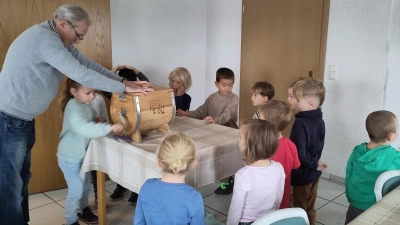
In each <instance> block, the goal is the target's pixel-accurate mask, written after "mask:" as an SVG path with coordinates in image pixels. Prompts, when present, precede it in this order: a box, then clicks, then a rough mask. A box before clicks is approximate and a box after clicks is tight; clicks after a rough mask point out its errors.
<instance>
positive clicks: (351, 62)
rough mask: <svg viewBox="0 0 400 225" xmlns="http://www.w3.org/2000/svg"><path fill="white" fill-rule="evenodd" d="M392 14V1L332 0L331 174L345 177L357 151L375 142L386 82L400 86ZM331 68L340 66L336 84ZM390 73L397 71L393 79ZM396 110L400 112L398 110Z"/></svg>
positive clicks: (327, 156)
mask: <svg viewBox="0 0 400 225" xmlns="http://www.w3.org/2000/svg"><path fill="white" fill-rule="evenodd" d="M393 2H398V0H395V1H393ZM397 10H398V6H397ZM391 12H392V1H390V0H384V1H375V0H352V1H348V0H331V5H330V12H329V27H328V42H327V53H326V66H325V82H324V83H325V87H326V90H327V93H326V102H325V103H324V105H323V112H324V120H325V123H326V139H325V141H326V142H325V148H324V151H323V155H322V159H321V160H323V161H325V162H327V163H328V165H329V167H328V170H327V172H328V173H331V174H334V175H337V176H340V177H344V176H345V169H346V162H347V159H348V157H349V155H350V154H351V152H352V149H353V148H354V147H355V146H356V145H358V144H360V143H362V142H367V141H369V138H368V135H367V132H366V130H365V119H366V117H367V115H368V114H369V113H371V112H372V111H376V110H380V109H382V108H383V105H384V97H385V92H384V86H385V84H386V79H387V78H388V79H389V80H393V84H395V83H397V84H399V80H398V79H399V74H395V70H396V68H397V73H398V71H399V70H398V62H399V59H400V58H399V56H400V55H399V54H398V52H397V59H396V58H395V56H394V55H396V53H394V55H393V56H391V57H390V60H389V59H388V49H389V48H392V46H389V45H388V34H389V27H390V29H393V32H392V34H395V33H396V32H395V30H396V31H397V37H393V39H395V38H397V40H396V41H393V42H396V43H397V44H398V43H399V42H398V39H399V38H400V37H399V35H398V31H399V28H400V27H399V25H398V24H397V27H395V26H394V24H393V23H392V24H391V22H390V21H391V18H390V17H391ZM398 12H399V11H397V14H398ZM396 17H397V18H398V15H396ZM393 44H395V43H393ZM397 51H398V50H397ZM396 61H397V65H395V64H396ZM329 65H336V66H338V79H337V80H335V81H332V80H329V75H328V70H329ZM389 65H390V66H389ZM395 67H396V68H395ZM388 68H392V70H393V71H392V72H391V74H390V76H389V77H388ZM397 87H398V86H397ZM397 93H398V92H396V91H395V90H394V87H390V89H389V88H388V89H387V93H386V99H387V103H389V102H391V103H393V104H395V101H396V100H397V99H398V96H396V94H397ZM397 95H398V94H397ZM395 96H396V97H395ZM397 105H398V103H397ZM392 109H396V110H397V112H399V107H398V106H394V108H392ZM397 116H400V114H397Z"/></svg>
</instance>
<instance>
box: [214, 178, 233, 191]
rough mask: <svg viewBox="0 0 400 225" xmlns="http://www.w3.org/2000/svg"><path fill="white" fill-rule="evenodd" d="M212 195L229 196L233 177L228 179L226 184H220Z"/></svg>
mask: <svg viewBox="0 0 400 225" xmlns="http://www.w3.org/2000/svg"><path fill="white" fill-rule="evenodd" d="M219 185H220V186H219V188H217V189H216V190H215V191H214V193H215V194H217V195H230V194H232V192H233V185H234V179H233V176H231V177H229V180H228V182H221V183H220V184H219Z"/></svg>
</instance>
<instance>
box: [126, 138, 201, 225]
mask: <svg viewBox="0 0 400 225" xmlns="http://www.w3.org/2000/svg"><path fill="white" fill-rule="evenodd" d="M196 150H197V148H196V145H195V144H194V142H193V141H192V140H191V139H190V138H189V137H187V136H186V135H185V134H183V133H174V134H171V135H169V136H167V137H166V138H165V139H164V140H163V141H162V142H161V145H160V147H159V149H158V153H157V165H158V166H159V167H161V168H162V173H163V175H162V178H161V179H158V178H152V179H148V180H147V181H146V182H145V183H144V184H143V186H142V188H141V189H140V195H139V199H138V202H137V205H136V211H135V219H134V222H133V224H134V225H140V224H175V225H180V224H182V225H183V224H185V225H186V224H191V225H198V224H202V225H204V204H203V198H202V196H201V194H200V193H199V192H198V191H196V190H195V189H194V188H193V187H191V186H189V185H187V184H186V183H185V177H186V175H187V172H188V170H189V169H192V168H193V167H194V166H195V164H196Z"/></svg>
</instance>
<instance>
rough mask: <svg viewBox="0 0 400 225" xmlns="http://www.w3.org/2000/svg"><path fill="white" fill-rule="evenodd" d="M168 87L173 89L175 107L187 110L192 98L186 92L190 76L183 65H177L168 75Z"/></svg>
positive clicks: (190, 82) (190, 79)
mask: <svg viewBox="0 0 400 225" xmlns="http://www.w3.org/2000/svg"><path fill="white" fill-rule="evenodd" d="M168 80H169V87H170V88H172V89H173V90H174V94H175V106H176V109H181V110H183V111H186V110H189V108H190V102H191V101H192V98H191V97H190V95H188V94H187V93H186V92H187V91H188V90H189V88H190V86H192V77H191V76H190V73H189V71H188V70H187V69H186V68H184V67H177V68H175V69H174V70H172V72H171V73H170V74H169V76H168Z"/></svg>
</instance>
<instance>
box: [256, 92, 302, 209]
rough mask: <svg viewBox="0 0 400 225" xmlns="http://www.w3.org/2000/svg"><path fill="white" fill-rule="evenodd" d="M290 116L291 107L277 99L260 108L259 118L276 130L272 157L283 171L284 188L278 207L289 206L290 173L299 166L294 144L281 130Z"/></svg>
mask: <svg viewBox="0 0 400 225" xmlns="http://www.w3.org/2000/svg"><path fill="white" fill-rule="evenodd" d="M291 118H292V109H291V108H290V106H289V105H288V104H287V103H285V102H283V101H279V100H271V101H268V102H266V103H265V104H264V105H263V106H261V108H260V119H262V120H267V121H268V122H270V123H272V124H273V125H274V126H275V128H276V130H277V131H278V138H279V145H278V150H276V153H275V155H274V156H273V157H272V159H273V160H274V161H276V162H279V163H280V164H281V165H282V166H283V169H284V171H285V175H286V178H285V189H284V192H283V198H282V203H281V206H280V207H279V208H280V209H285V208H289V207H290V175H291V172H292V170H293V169H297V168H299V166H300V161H299V157H298V155H297V149H296V146H295V145H294V144H293V142H292V141H291V140H290V139H289V138H287V137H283V136H282V134H281V132H282V131H283V130H284V129H285V128H286V127H287V126H288V125H289V123H290V119H291Z"/></svg>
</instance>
